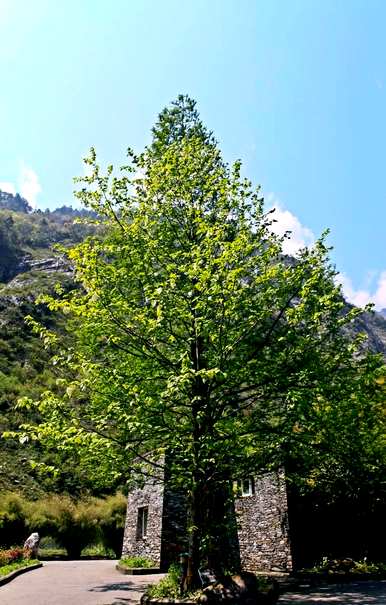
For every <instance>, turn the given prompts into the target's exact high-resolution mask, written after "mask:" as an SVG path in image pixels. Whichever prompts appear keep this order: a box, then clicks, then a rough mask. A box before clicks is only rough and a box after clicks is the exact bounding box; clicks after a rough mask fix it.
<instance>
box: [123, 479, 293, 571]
mask: <svg viewBox="0 0 386 605" xmlns="http://www.w3.org/2000/svg"><path fill="white" fill-rule="evenodd" d="M142 507H148V520H147V535H146V536H145V537H141V536H140V535H139V534H138V529H137V521H138V509H139V508H142ZM235 514H236V519H237V537H236V536H235V538H236V542H235V548H236V549H237V548H239V550H240V560H241V565H242V568H243V569H246V570H250V571H260V570H261V571H264V570H285V571H290V570H291V569H292V560H291V550H290V543H289V537H288V509H287V492H286V483H285V477H284V473H278V474H276V473H267V474H264V475H259V476H258V477H255V478H254V493H253V494H251V495H249V496H244V497H240V498H238V499H237V500H236V501H235ZM186 520H187V509H186V501H185V499H184V497H183V495H182V494H179V493H176V492H175V491H171V490H170V489H169V486H168V482H167V481H166V483H165V485H164V484H163V483H162V482H160V481H159V480H149V481H147V482H146V483H145V486H144V487H143V488H142V489H134V490H133V491H131V492H130V494H129V496H128V505H127V517H126V525H125V533H124V539H123V552H122V554H123V556H143V557H146V558H147V559H151V560H152V561H153V562H154V563H155V564H156V565H157V566H159V567H161V569H167V567H168V565H169V564H170V562H172V561H173V560H176V559H177V558H178V554H179V552H181V549H184V548H186V546H187V545H186V543H185V541H186V537H187V532H186ZM237 538H238V545H237Z"/></svg>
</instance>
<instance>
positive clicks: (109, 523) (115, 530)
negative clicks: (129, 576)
mask: <svg viewBox="0 0 386 605" xmlns="http://www.w3.org/2000/svg"><path fill="white" fill-rule="evenodd" d="M94 505H95V515H96V517H97V518H98V524H99V531H100V539H101V541H102V544H103V546H104V547H105V549H106V550H110V549H111V550H113V551H114V553H115V556H116V557H117V559H119V558H120V556H121V554H122V542H123V531H124V528H125V519H126V506H127V502H126V498H125V496H124V495H123V494H121V493H117V494H115V495H114V496H108V497H107V498H104V499H100V500H94Z"/></svg>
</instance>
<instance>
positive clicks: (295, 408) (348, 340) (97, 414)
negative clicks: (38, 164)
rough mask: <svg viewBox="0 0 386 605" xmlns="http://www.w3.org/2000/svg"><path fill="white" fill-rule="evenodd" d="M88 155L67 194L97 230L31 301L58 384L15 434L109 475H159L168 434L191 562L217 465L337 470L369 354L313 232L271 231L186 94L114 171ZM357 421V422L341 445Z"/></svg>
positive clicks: (226, 469)
mask: <svg viewBox="0 0 386 605" xmlns="http://www.w3.org/2000/svg"><path fill="white" fill-rule="evenodd" d="M86 164H87V166H88V168H89V169H90V170H89V176H86V177H84V178H81V179H79V180H80V182H81V184H82V188H81V190H80V192H79V194H78V196H79V199H80V200H81V201H82V202H83V203H84V204H85V205H86V206H87V207H88V208H89V209H91V210H92V211H94V212H96V213H97V214H98V216H99V217H101V225H102V226H103V238H102V237H99V236H95V237H92V238H89V239H87V240H86V241H84V242H83V243H80V244H79V245H78V246H76V247H74V248H73V249H71V250H69V251H68V257H69V259H70V262H71V263H72V264H73V265H74V266H75V270H76V278H77V280H78V282H79V283H81V284H82V287H81V288H78V289H73V290H71V291H70V292H63V293H62V296H61V297H60V298H58V297H57V296H48V297H43V299H41V302H44V303H45V304H46V305H48V308H49V309H50V310H51V311H52V312H60V313H63V314H65V315H66V318H67V323H66V330H67V331H68V333H69V334H72V335H74V334H75V335H76V336H77V341H76V343H75V345H74V346H71V340H70V341H69V342H70V345H69V346H66V348H65V350H64V351H59V352H58V353H57V355H56V356H55V357H54V363H55V367H56V369H57V371H59V370H60V369H62V372H63V374H62V376H63V378H62V381H61V382H60V388H58V389H57V390H53V389H50V390H48V391H47V392H45V393H44V394H43V396H42V398H41V399H40V400H39V401H38V402H36V401H35V402H34V401H33V398H28V399H25V400H24V402H22V403H21V404H20V407H22V409H26V410H34V411H35V413H38V414H39V415H40V416H41V418H42V421H41V422H37V423H35V424H34V423H33V422H32V421H31V422H30V423H29V424H27V423H26V424H25V425H24V427H23V435H24V436H25V437H28V436H29V437H31V438H33V439H39V440H40V442H41V443H42V444H43V446H44V447H45V448H52V449H54V448H59V449H60V451H62V452H68V454H69V455H70V453H71V452H74V453H75V455H76V456H77V459H79V468H80V469H82V470H83V471H85V472H86V471H87V472H88V474H89V476H90V477H92V478H93V480H94V481H98V480H99V481H101V482H102V481H103V482H105V481H106V477H109V478H110V480H111V482H112V483H113V482H114V481H116V480H117V478H119V477H120V476H126V475H127V474H128V473H129V471H132V477H133V471H134V475H135V473H138V474H140V475H141V474H142V476H149V475H150V476H154V475H156V476H158V475H159V474H160V473H161V472H162V471H163V462H162V461H163V459H164V454H165V448H166V447H167V448H168V455H169V458H168V460H169V462H170V464H169V467H168V472H169V473H170V480H171V481H172V482H174V485H175V486H177V487H180V488H181V489H183V490H185V493H186V495H187V497H188V500H189V507H190V528H189V540H190V552H191V554H192V556H193V567H194V569H197V567H198V564H199V561H200V557H204V556H211V557H212V560H213V563H214V564H216V565H218V564H219V559H221V558H222V557H223V554H224V552H226V548H224V542H223V541H222V539H220V537H219V535H218V534H219V532H220V530H219V525H218V519H217V518H216V515H215V514H214V507H213V502H215V501H216V499H215V498H213V494H215V495H219V494H222V495H223V496H224V498H223V499H226V493H227V489H228V487H229V480H230V477H231V476H232V475H233V476H235V475H236V476H245V475H246V476H247V475H249V474H251V473H253V472H255V471H256V469H258V468H277V467H279V466H280V465H284V466H286V468H287V469H288V470H289V476H291V474H292V476H293V477H294V479H296V478H299V476H300V475H301V474H302V467H303V468H304V469H306V473H307V479H310V478H311V479H312V475H313V473H314V474H315V475H316V476H317V477H318V479H317V480H318V481H319V477H322V476H323V475H324V476H326V473H325V471H324V468H325V469H328V468H335V469H338V471H339V473H338V474H339V477H340V478H341V480H342V485H345V484H347V483H349V482H350V478H351V473H352V469H349V471H348V468H349V467H348V465H347V463H346V460H345V459H344V457H343V456H344V453H343V449H340V447H339V445H338V446H337V445H336V443H337V441H338V440H339V439H340V435H341V428H342V427H345V426H346V423H347V429H345V432H344V434H343V433H342V435H343V439H342V441H346V443H347V442H350V444H351V445H352V451H355V452H356V451H358V452H359V454H358V456H357V457H356V461H359V463H360V464H361V458H362V453H361V452H366V451H367V448H368V447H370V444H371V442H374V436H375V435H376V434H377V433H376V431H377V429H376V428H375V419H376V418H377V417H378V415H379V410H380V408H381V405H382V402H383V393H382V387H381V385H379V384H378V382H377V379H378V378H379V376H380V375H381V374H382V372H383V368H382V360H381V359H380V358H378V357H373V356H371V355H368V354H366V353H365V351H364V350H363V338H362V336H361V335H360V334H359V335H356V336H355V335H354V336H353V334H352V332H351V333H350V330H349V328H350V326H352V325H353V322H354V320H355V319H356V318H357V317H358V315H359V314H360V310H358V309H354V308H349V307H348V306H347V305H346V304H345V303H344V300H343V298H342V292H341V289H340V287H339V286H337V285H336V284H335V282H334V278H335V276H336V271H335V268H334V267H333V266H332V265H331V263H330V261H329V248H328V247H327V245H326V243H325V237H322V238H320V239H319V240H318V241H317V242H316V243H315V245H314V246H312V247H311V248H308V249H303V250H300V251H299V252H298V253H297V255H296V256H295V257H294V258H288V257H286V256H285V255H284V254H283V243H284V240H285V239H286V238H287V237H289V235H288V234H287V235H285V236H283V237H278V236H276V235H274V234H273V233H272V229H271V227H272V222H273V220H274V215H272V214H271V213H266V212H265V210H264V204H263V200H262V198H261V195H260V190H259V188H254V187H253V186H252V184H251V183H250V182H249V181H248V180H246V179H244V178H243V177H242V175H241V164H240V162H236V163H235V164H234V165H233V166H231V167H229V166H228V165H226V164H225V162H224V161H223V159H222V157H221V153H220V151H219V149H218V147H217V143H216V141H215V139H214V137H213V135H212V134H211V133H210V132H208V131H207V129H206V128H205V126H204V125H203V124H202V122H201V121H200V119H199V116H198V113H197V111H196V108H195V103H194V101H192V100H191V99H188V98H187V97H179V98H178V100H177V101H176V102H175V103H173V104H172V106H171V108H167V109H165V110H164V111H163V112H162V113H161V115H160V117H159V121H158V123H157V125H156V127H155V129H154V131H153V142H152V144H151V145H150V146H149V147H148V148H146V149H145V151H144V152H143V154H141V155H135V154H134V153H133V152H131V151H129V163H128V165H125V166H123V167H122V168H121V170H120V172H118V173H117V174H115V173H114V170H113V168H112V167H109V168H108V169H107V173H106V174H102V172H101V170H100V168H99V166H98V164H97V161H96V156H95V152H94V151H93V150H92V152H91V154H90V157H89V158H87V159H86ZM35 329H36V330H37V331H39V327H38V326H37V325H35ZM44 338H45V340H47V341H48V340H49V339H50V337H49V335H48V332H47V331H46V332H45V333H44ZM52 340H55V335H53V336H52ZM365 402H368V407H367V408H366V406H365V405H364V403H365ZM362 415H364V416H366V418H365V420H364V422H363V424H362V420H361V419H362ZM358 426H360V427H361V429H362V428H363V431H361V433H360V439H361V440H362V433H366V432H367V431H368V430H369V435H368V436H367V434H366V435H363V442H362V441H361V444H360V447H359V449H356V446H355V445H354V443H353V435H354V436H355V437H354V438H355V439H356V438H357V437H356V436H357V433H355V432H354V431H355V428H356V427H358ZM365 441H366V442H367V444H368V445H366V444H365ZM375 442H376V444H377V445H376V448H378V447H379V451H380V452H381V445H380V439H378V438H377V439H375ZM377 451H378V450H377ZM382 451H383V454H382V455H384V449H383V450H382ZM374 460H375V456H374V458H373V461H374ZM384 460H385V458H383V461H384ZM297 461H300V464H297ZM320 461H322V462H320ZM371 464H372V462H371ZM323 467H324V468H323ZM361 468H362V469H363V470H364V468H365V465H364V466H362V467H361ZM300 478H301V480H304V474H303V476H302V477H300ZM228 491H229V489H228ZM218 501H219V498H217V502H218ZM223 506H224V511H225V510H226V505H225V503H223ZM217 511H218V509H217ZM217 516H218V515H217ZM224 527H226V526H225V525H224ZM225 537H226V530H225V531H223V536H222V538H224V539H225Z"/></svg>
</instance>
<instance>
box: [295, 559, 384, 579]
mask: <svg viewBox="0 0 386 605" xmlns="http://www.w3.org/2000/svg"><path fill="white" fill-rule="evenodd" d="M299 573H300V574H305V575H307V574H310V573H311V574H314V573H316V574H320V573H322V574H327V575H329V576H331V575H338V576H339V575H343V574H348V575H350V576H351V575H352V576H358V575H363V574H365V575H366V574H368V575H384V574H386V563H385V562H381V561H377V562H371V561H368V560H367V559H363V560H361V561H353V560H352V559H347V558H346V559H328V558H327V557H324V558H323V560H322V561H321V563H320V564H319V565H315V566H314V567H312V568H309V569H303V570H301V571H300V572H299Z"/></svg>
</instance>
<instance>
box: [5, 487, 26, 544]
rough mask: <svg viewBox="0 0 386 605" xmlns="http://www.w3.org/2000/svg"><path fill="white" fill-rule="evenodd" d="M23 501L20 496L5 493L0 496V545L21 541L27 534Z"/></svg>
mask: <svg viewBox="0 0 386 605" xmlns="http://www.w3.org/2000/svg"><path fill="white" fill-rule="evenodd" d="M27 532H28V530H27V520H26V509H25V503H24V500H23V498H21V496H18V495H17V494H13V493H5V494H3V495H2V496H1V497H0V545H1V546H5V547H9V546H12V545H13V544H20V543H23V542H24V540H25V539H26V537H27V536H26V534H27Z"/></svg>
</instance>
